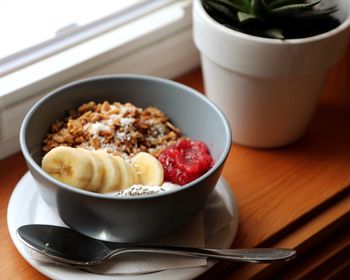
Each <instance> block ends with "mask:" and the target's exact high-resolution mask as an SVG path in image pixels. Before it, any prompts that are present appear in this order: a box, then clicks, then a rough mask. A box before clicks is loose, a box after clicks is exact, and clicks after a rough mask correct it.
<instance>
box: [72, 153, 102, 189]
mask: <svg viewBox="0 0 350 280" xmlns="http://www.w3.org/2000/svg"><path fill="white" fill-rule="evenodd" d="M77 149H78V150H79V151H81V152H83V153H86V154H87V155H88V156H89V157H90V159H91V162H92V178H91V184H90V188H91V190H92V191H94V192H100V190H101V188H102V186H103V182H104V177H105V167H104V164H103V162H102V160H101V158H100V157H98V156H95V155H94V154H93V153H92V151H89V150H86V149H83V148H77Z"/></svg>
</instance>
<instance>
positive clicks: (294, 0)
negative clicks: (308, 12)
mask: <svg viewBox="0 0 350 280" xmlns="http://www.w3.org/2000/svg"><path fill="white" fill-rule="evenodd" d="M301 3H305V0H275V1H272V2H271V3H270V4H268V5H267V7H268V8H269V9H275V8H279V7H283V6H287V5H293V4H301Z"/></svg>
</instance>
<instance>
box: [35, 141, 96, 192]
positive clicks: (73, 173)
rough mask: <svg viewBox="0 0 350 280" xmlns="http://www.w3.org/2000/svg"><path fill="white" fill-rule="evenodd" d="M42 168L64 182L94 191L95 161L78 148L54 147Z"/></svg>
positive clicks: (47, 155) (45, 158)
mask: <svg viewBox="0 0 350 280" xmlns="http://www.w3.org/2000/svg"><path fill="white" fill-rule="evenodd" d="M42 168H43V169H44V170H45V171H46V172H47V173H48V174H50V175H51V176H52V177H54V178H56V179H57V180H59V181H61V182H63V183H66V184H68V185H71V186H74V187H77V188H80V189H85V190H89V191H93V187H92V186H91V179H92V171H93V163H92V161H91V158H90V157H89V156H88V155H87V154H86V153H83V152H81V151H79V150H78V149H76V148H71V147H65V146H59V147H56V148H54V149H52V150H51V151H49V152H48V153H47V154H46V155H45V156H44V158H43V160H42Z"/></svg>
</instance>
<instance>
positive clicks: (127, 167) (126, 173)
mask: <svg viewBox="0 0 350 280" xmlns="http://www.w3.org/2000/svg"><path fill="white" fill-rule="evenodd" d="M114 159H115V160H116V161H117V162H118V166H119V170H120V179H121V180H120V188H121V189H125V188H128V187H130V186H132V185H133V184H136V183H137V181H138V180H137V175H136V171H135V170H134V167H133V166H132V165H131V164H130V163H129V162H127V161H126V160H125V159H123V158H122V157H120V156H114Z"/></svg>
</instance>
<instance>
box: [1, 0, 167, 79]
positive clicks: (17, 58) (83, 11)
mask: <svg viewBox="0 0 350 280" xmlns="http://www.w3.org/2000/svg"><path fill="white" fill-rule="evenodd" d="M170 2H172V1H171V0H128V1H122V0H117V1H116V0H89V1H86V0H74V1H71V0H50V1H47V0H30V1H23V0H0V10H1V11H2V15H1V17H0V26H2V28H1V29H0V38H1V44H0V77H1V76H4V75H5V74H8V73H10V72H12V71H15V70H16V69H18V68H20V67H23V66H25V65H28V64H30V63H33V62H34V61H37V60H39V59H41V58H43V57H45V56H48V55H50V54H53V53H55V52H58V51H60V50H62V49H64V48H67V47H69V46H72V45H74V44H77V43H78V42H81V41H83V40H86V39H88V38H91V37H93V36H96V35H99V34H101V33H103V32H106V31H108V30H110V29H111V28H115V27H116V26H119V25H121V24H123V23H125V22H128V21H130V20H132V19H135V18H136V17H139V16H140V15H142V14H146V13H149V12H150V11H153V10H155V9H158V8H160V7H162V6H164V5H166V4H169V3H170ZM19 7H20V8H19Z"/></svg>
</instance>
